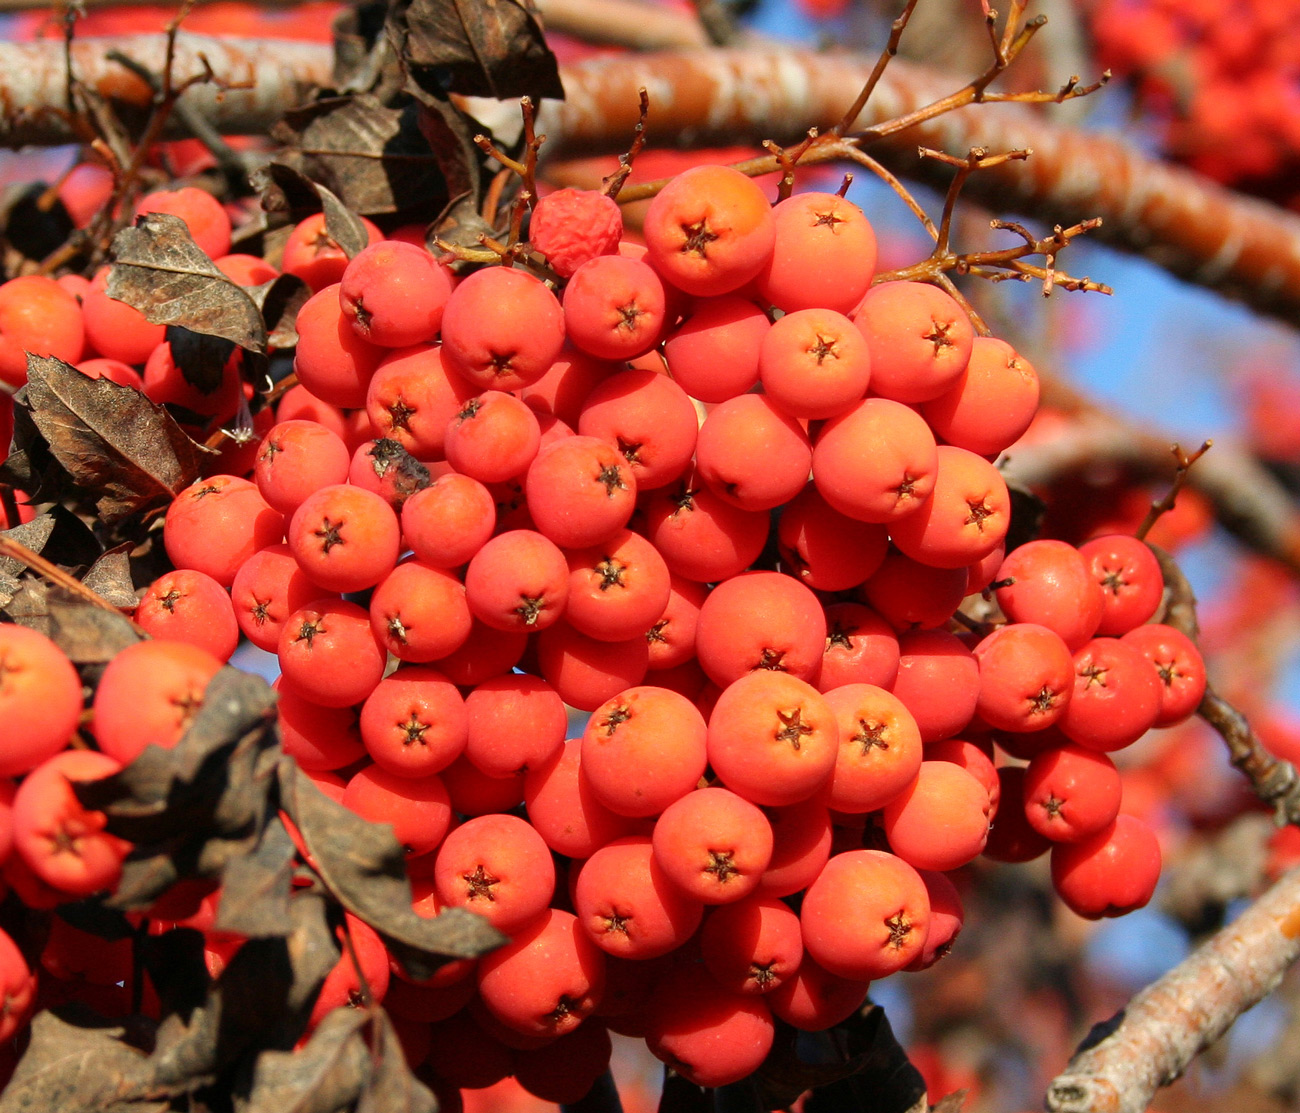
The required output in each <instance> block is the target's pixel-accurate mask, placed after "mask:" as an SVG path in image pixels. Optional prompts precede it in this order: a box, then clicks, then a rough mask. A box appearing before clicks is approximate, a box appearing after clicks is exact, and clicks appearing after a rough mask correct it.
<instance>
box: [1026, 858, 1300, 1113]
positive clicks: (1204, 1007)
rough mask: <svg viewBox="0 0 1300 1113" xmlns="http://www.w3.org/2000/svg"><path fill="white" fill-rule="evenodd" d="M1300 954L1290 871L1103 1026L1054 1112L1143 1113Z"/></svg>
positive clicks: (1051, 1104) (1296, 888)
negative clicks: (1157, 1093) (1152, 1100)
mask: <svg viewBox="0 0 1300 1113" xmlns="http://www.w3.org/2000/svg"><path fill="white" fill-rule="evenodd" d="M1298 954H1300V870H1292V871H1291V872H1290V873H1288V874H1286V875H1285V876H1284V877H1282V878H1281V880H1279V881H1278V882H1277V883H1276V884H1275V885H1274V886H1273V887H1272V888H1271V889H1269V890H1268V891H1267V892H1266V893H1265V894H1264V895H1263V896H1262V897H1260V898H1259V900H1257V901H1256V902H1255V903H1254V904H1253V905H1251V906H1250V907H1249V908H1247V909H1246V911H1244V912H1243V913H1242V914H1241V915H1240V916H1239V917H1237V919H1236V920H1234V921H1233V922H1232V923H1231V924H1229V925H1228V926H1227V927H1225V928H1223V929H1222V930H1221V931H1219V932H1218V933H1216V934H1215V935H1213V936H1212V937H1211V938H1210V939H1209V940H1208V941H1207V942H1206V943H1204V944H1203V945H1202V946H1201V947H1200V948H1199V949H1198V950H1196V951H1195V952H1194V953H1193V954H1192V955H1191V956H1190V957H1189V958H1187V959H1186V960H1185V961H1183V962H1181V963H1179V964H1178V965H1177V966H1175V967H1174V968H1173V969H1172V970H1171V971H1169V973H1167V974H1166V975H1164V977H1162V978H1160V979H1159V980H1158V981H1156V982H1153V983H1152V984H1151V985H1149V986H1148V987H1147V988H1146V989H1144V990H1142V991H1141V992H1140V993H1138V994H1137V996H1135V997H1134V998H1133V999H1132V1000H1131V1001H1130V1002H1129V1003H1128V1004H1127V1005H1126V1006H1125V1007H1124V1009H1123V1010H1122V1011H1121V1012H1119V1013H1118V1014H1117V1015H1116V1016H1114V1017H1112V1018H1111V1019H1110V1020H1109V1021H1107V1022H1105V1023H1104V1024H1100V1025H1098V1026H1097V1027H1095V1028H1094V1029H1093V1030H1092V1032H1090V1033H1089V1035H1088V1037H1087V1039H1085V1040H1084V1042H1083V1044H1082V1046H1081V1047H1080V1049H1079V1051H1078V1052H1077V1053H1076V1054H1075V1056H1074V1058H1073V1059H1071V1060H1070V1064H1069V1066H1068V1067H1066V1069H1065V1071H1064V1072H1063V1073H1062V1074H1061V1075H1059V1076H1058V1077H1057V1078H1056V1079H1055V1080H1054V1081H1053V1082H1052V1084H1051V1086H1050V1088H1049V1089H1048V1092H1047V1108H1048V1109H1049V1110H1051V1113H1143V1111H1144V1110H1145V1109H1146V1108H1147V1106H1148V1105H1149V1104H1150V1102H1151V1098H1152V1095H1154V1094H1155V1092H1156V1090H1158V1089H1159V1088H1160V1087H1161V1086H1165V1085H1168V1084H1169V1083H1170V1082H1172V1081H1174V1079H1176V1078H1177V1077H1178V1076H1179V1075H1180V1074H1182V1072H1183V1071H1184V1070H1185V1069H1186V1068H1187V1065H1188V1064H1189V1063H1190V1062H1191V1061H1192V1059H1193V1058H1195V1056H1196V1055H1197V1054H1199V1053H1200V1052H1201V1051H1202V1050H1204V1049H1205V1048H1207V1047H1209V1046H1210V1045H1211V1044H1212V1043H1214V1042H1215V1041H1216V1040H1217V1039H1218V1038H1219V1037H1220V1036H1222V1035H1223V1033H1224V1032H1226V1031H1227V1030H1228V1028H1230V1027H1231V1026H1232V1024H1233V1022H1234V1021H1235V1020H1236V1019H1237V1018H1238V1017H1239V1016H1240V1015H1241V1014H1242V1013H1243V1012H1245V1011H1246V1010H1247V1009H1249V1008H1250V1007H1251V1006H1252V1005H1254V1004H1256V1003H1257V1002H1258V1001H1260V1000H1261V999H1262V998H1263V997H1265V996H1266V995H1267V994H1268V993H1269V992H1271V991H1272V989H1273V988H1274V987H1275V986H1276V985H1277V984H1278V982H1279V981H1280V980H1281V978H1282V975H1283V974H1284V973H1285V972H1286V969H1287V967H1288V966H1290V965H1291V963H1292V962H1294V961H1295V959H1296V957H1297V955H1298Z"/></svg>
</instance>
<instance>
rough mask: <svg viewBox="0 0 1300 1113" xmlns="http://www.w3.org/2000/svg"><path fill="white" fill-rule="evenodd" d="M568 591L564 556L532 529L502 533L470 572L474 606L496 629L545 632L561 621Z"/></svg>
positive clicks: (475, 560)
mask: <svg viewBox="0 0 1300 1113" xmlns="http://www.w3.org/2000/svg"><path fill="white" fill-rule="evenodd" d="M568 594H569V566H568V563H567V562H566V561H565V559H564V554H563V553H562V552H561V551H560V550H559V548H558V547H557V546H556V545H554V544H553V543H552V542H551V541H549V540H547V539H546V538H545V537H543V536H542V535H541V534H540V533H536V532H534V531H533V530H522V529H518V530H511V531H509V532H508V533H502V534H498V535H497V536H496V537H493V538H492V539H491V540H490V541H488V542H487V543H486V544H484V545H483V547H482V548H481V549H479V551H478V552H477V553H475V554H474V556H473V557H472V558H471V560H470V562H469V566H468V568H466V570H465V598H466V601H467V602H468V603H469V608H470V610H471V611H472V612H473V613H474V616H475V617H476V618H478V619H479V620H480V621H481V622H484V623H486V624H487V625H489V626H491V627H492V628H493V629H496V630H505V631H518V632H521V633H529V632H530V631H533V630H545V629H546V628H547V627H548V626H552V625H554V624H555V623H556V622H558V621H559V620H560V616H561V615H562V614H563V613H564V607H565V603H566V601H567V599H568Z"/></svg>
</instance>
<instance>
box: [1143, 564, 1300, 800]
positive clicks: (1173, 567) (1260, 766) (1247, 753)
mask: <svg viewBox="0 0 1300 1113" xmlns="http://www.w3.org/2000/svg"><path fill="white" fill-rule="evenodd" d="M1151 551H1152V552H1153V553H1155V555H1156V559H1157V560H1159V561H1160V571H1161V573H1162V574H1163V576H1164V581H1165V596H1166V599H1165V612H1164V616H1163V618H1164V621H1165V622H1166V623H1168V624H1169V625H1170V626H1173V627H1175V628H1176V629H1178V630H1181V631H1182V632H1183V633H1184V634H1186V635H1187V636H1188V637H1189V638H1191V639H1193V640H1196V637H1197V635H1198V633H1199V632H1200V631H1199V625H1198V623H1197V619H1196V596H1195V594H1194V593H1193V592H1192V585H1191V584H1190V583H1188V581H1187V577H1186V576H1184V575H1183V570H1182V569H1181V568H1179V567H1178V564H1177V562H1175V561H1174V559H1173V558H1172V557H1171V556H1170V555H1169V554H1168V553H1166V552H1165V551H1164V550H1163V549H1160V548H1158V547H1156V546H1155V545H1152V546H1151ZM1196 713H1197V714H1198V715H1199V716H1200V717H1201V718H1202V719H1204V720H1205V721H1206V722H1207V723H1209V725H1210V726H1212V727H1213V728H1214V729H1215V731H1216V732H1217V733H1218V734H1219V737H1221V738H1222V739H1223V741H1224V742H1225V743H1227V746H1228V753H1229V754H1230V756H1231V760H1232V764H1233V765H1234V766H1235V767H1236V768H1237V769H1239V770H1241V772H1242V774H1243V775H1244V776H1245V778H1246V780H1248V781H1249V782H1250V787H1251V789H1252V790H1253V791H1254V793H1255V795H1256V796H1258V797H1259V798H1260V799H1261V800H1263V801H1264V803H1266V804H1269V805H1271V806H1272V808H1273V813H1274V816H1275V818H1276V820H1277V822H1278V823H1292V824H1300V775H1297V773H1296V770H1295V766H1293V765H1292V764H1291V763H1290V762H1288V761H1278V759H1277V758H1275V757H1274V756H1273V755H1272V754H1271V753H1269V751H1268V749H1267V748H1266V747H1265V746H1264V743H1263V742H1261V741H1260V739H1259V735H1257V734H1256V733H1255V732H1254V730H1253V729H1252V728H1251V725H1250V723H1249V721H1248V720H1247V719H1246V716H1245V715H1243V714H1242V713H1241V712H1240V711H1238V710H1237V709H1236V708H1235V707H1233V705H1232V704H1230V703H1229V702H1228V701H1227V700H1226V699H1224V698H1223V697H1222V696H1221V695H1219V693H1218V692H1216V691H1215V690H1214V687H1213V685H1206V688H1205V696H1204V697H1203V698H1202V700H1201V704H1200V706H1199V707H1198V708H1197V709H1196Z"/></svg>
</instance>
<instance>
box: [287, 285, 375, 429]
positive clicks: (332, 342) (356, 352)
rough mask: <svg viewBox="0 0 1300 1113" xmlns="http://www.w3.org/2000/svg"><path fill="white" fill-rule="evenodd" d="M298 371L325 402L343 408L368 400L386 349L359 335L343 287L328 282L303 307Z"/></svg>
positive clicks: (304, 383) (299, 322)
mask: <svg viewBox="0 0 1300 1113" xmlns="http://www.w3.org/2000/svg"><path fill="white" fill-rule="evenodd" d="M294 327H295V328H296V329H297V330H298V346H297V349H296V350H295V353H294V359H293V370H294V373H295V374H296V375H297V376H298V382H299V383H300V384H301V385H302V386H304V387H306V389H307V390H309V391H310V392H311V393H312V394H313V395H315V396H316V397H317V398H319V399H320V400H321V401H322V402H328V403H329V404H330V405H331V406H339V407H342V408H343V409H356V408H359V407H364V406H365V404H366V392H367V390H368V388H369V386H370V380H371V378H372V377H373V376H374V374H375V370H376V368H378V366H379V362H380V360H381V359H383V357H384V355H385V354H386V353H385V350H384V349H383V348H381V347H379V346H378V345H377V344H371V343H369V342H368V341H366V340H363V339H362V338H361V337H360V336H358V335H357V334H356V333H355V332H354V331H353V330H352V327H351V326H350V325H349V324H348V322H347V318H345V317H344V316H343V310H342V308H341V307H340V306H339V287H338V286H337V285H333V286H325V287H323V288H322V289H320V290H319V291H317V292H316V293H315V294H313V295H312V296H311V297H310V298H308V299H307V301H306V302H305V303H304V305H303V307H302V308H301V309H299V310H298V316H297V317H296V318H295V320H294Z"/></svg>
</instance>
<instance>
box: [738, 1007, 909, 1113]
mask: <svg viewBox="0 0 1300 1113" xmlns="http://www.w3.org/2000/svg"><path fill="white" fill-rule="evenodd" d="M835 1032H836V1034H837V1038H836V1039H835V1040H834V1041H830V1040H827V1041H825V1044H824V1051H825V1055H824V1056H823V1057H822V1058H820V1059H819V1060H818V1061H808V1060H806V1059H803V1058H800V1056H799V1054H798V1052H797V1050H796V1042H795V1041H794V1040H793V1039H787V1040H779V1041H778V1042H777V1043H776V1044H775V1045H774V1046H773V1049H772V1052H771V1054H769V1056H768V1058H767V1061H766V1062H764V1064H763V1065H762V1066H761V1067H760V1068H759V1070H758V1072H757V1074H756V1075H755V1081H756V1083H757V1084H758V1087H759V1092H760V1094H761V1095H762V1097H763V1100H764V1101H765V1102H767V1103H768V1104H766V1105H764V1108H766V1109H781V1108H785V1107H786V1106H788V1105H789V1104H790V1103H791V1102H793V1101H794V1099H795V1098H796V1097H798V1096H799V1094H801V1093H803V1091H805V1090H809V1089H811V1090H812V1091H813V1094H812V1097H811V1098H810V1099H809V1100H808V1102H807V1109H808V1113H823V1111H825V1113H829V1111H830V1110H833V1109H837V1108H841V1104H840V1103H844V1102H847V1103H849V1104H850V1105H851V1106H852V1107H853V1108H855V1109H857V1110H859V1111H860V1113H911V1110H913V1109H914V1108H917V1107H918V1106H919V1108H922V1109H924V1108H926V1091H925V1081H924V1079H922V1077H921V1073H920V1071H918V1070H917V1069H916V1068H915V1067H914V1066H912V1063H911V1061H910V1060H909V1059H908V1058H907V1052H905V1051H904V1050H903V1048H902V1047H901V1046H899V1043H898V1041H897V1040H896V1039H895V1038H894V1033H893V1029H891V1028H890V1026H889V1020H888V1018H887V1017H886V1016H885V1010H884V1009H882V1008H881V1007H880V1006H879V1005H871V1006H869V1007H868V1008H866V1009H864V1010H863V1011H861V1012H859V1013H858V1014H857V1015H856V1016H854V1017H852V1018H851V1019H850V1020H848V1021H846V1022H845V1023H844V1024H841V1025H837V1026H836V1028H835Z"/></svg>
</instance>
